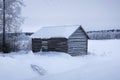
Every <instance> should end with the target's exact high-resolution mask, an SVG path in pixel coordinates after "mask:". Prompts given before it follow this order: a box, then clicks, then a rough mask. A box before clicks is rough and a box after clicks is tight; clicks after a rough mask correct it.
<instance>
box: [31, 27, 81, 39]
mask: <svg viewBox="0 0 120 80" xmlns="http://www.w3.org/2000/svg"><path fill="white" fill-rule="evenodd" d="M79 27H80V25H73V26H53V27H43V28H41V29H40V30H39V31H37V32H36V33H35V34H33V35H32V36H31V37H32V38H55V37H64V38H68V37H69V36H70V35H71V34H72V33H73V32H74V31H75V30H76V29H77V28H79Z"/></svg>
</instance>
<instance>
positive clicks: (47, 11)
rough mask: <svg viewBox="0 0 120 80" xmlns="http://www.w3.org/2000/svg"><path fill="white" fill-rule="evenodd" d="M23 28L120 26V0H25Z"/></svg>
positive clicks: (32, 30) (90, 28)
mask: <svg viewBox="0 0 120 80" xmlns="http://www.w3.org/2000/svg"><path fill="white" fill-rule="evenodd" d="M24 2H25V5H26V7H23V9H22V15H23V16H24V17H26V19H25V22H24V24H23V25H22V29H23V31H27V32H34V31H37V30H38V29H40V28H41V27H44V26H59V25H79V24H80V25H82V26H83V27H84V28H85V29H86V30H98V29H112V28H119V29H120V0H24Z"/></svg>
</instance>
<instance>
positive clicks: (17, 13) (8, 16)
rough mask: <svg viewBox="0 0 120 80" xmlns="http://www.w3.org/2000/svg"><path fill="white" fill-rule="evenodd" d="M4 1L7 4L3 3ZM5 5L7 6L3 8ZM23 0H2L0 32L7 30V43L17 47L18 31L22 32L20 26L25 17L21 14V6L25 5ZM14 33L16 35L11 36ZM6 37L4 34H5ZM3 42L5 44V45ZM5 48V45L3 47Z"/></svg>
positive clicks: (0, 4)
mask: <svg viewBox="0 0 120 80" xmlns="http://www.w3.org/2000/svg"><path fill="white" fill-rule="evenodd" d="M3 1H4V3H5V4H3ZM4 5H5V8H4V9H3V7H4ZM23 5H24V4H23V0H0V33H1V32H2V33H3V32H5V33H6V34H5V35H6V36H5V40H3V41H5V44H6V45H10V46H13V45H14V47H15V48H16V46H17V45H15V43H16V42H17V39H18V38H17V37H19V35H18V33H20V32H21V29H20V26H21V24H22V23H23V17H22V16H21V7H22V6H23ZM4 10H5V31H3V27H4V26H3V19H4V18H3V11H4ZM11 33H13V36H14V37H11ZM3 37H4V36H3ZM5 44H3V45H5ZM3 48H4V47H3ZM7 48H8V47H7Z"/></svg>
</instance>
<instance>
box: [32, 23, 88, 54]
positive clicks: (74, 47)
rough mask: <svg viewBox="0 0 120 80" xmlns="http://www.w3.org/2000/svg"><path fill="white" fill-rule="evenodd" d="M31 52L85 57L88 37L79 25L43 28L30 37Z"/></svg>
mask: <svg viewBox="0 0 120 80" xmlns="http://www.w3.org/2000/svg"><path fill="white" fill-rule="evenodd" d="M31 37H32V51H33V52H39V51H57V52H65V53H68V54H70V55H72V56H78V55H86V54H87V47H88V39H89V37H88V35H87V33H86V32H85V31H84V29H83V28H82V26H80V25H73V26H55V27H54V26H53V27H43V28H41V29H40V30H39V31H37V32H36V33H34V34H33V35H32V36H31Z"/></svg>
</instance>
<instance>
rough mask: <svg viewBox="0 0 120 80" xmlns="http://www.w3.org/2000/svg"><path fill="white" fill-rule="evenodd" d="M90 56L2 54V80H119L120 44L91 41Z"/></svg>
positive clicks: (28, 53) (117, 41)
mask: <svg viewBox="0 0 120 80" xmlns="http://www.w3.org/2000/svg"><path fill="white" fill-rule="evenodd" d="M88 44H89V45H88V51H89V55H86V56H79V57H71V56H70V55H68V54H65V53H57V52H46V53H42V52H39V53H36V54H35V55H34V54H33V53H32V52H31V51H28V52H27V51H20V52H17V53H10V54H0V80H120V76H119V74H120V69H119V68H120V64H119V63H120V62H119V61H120V50H119V47H120V40H89V42H88Z"/></svg>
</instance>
